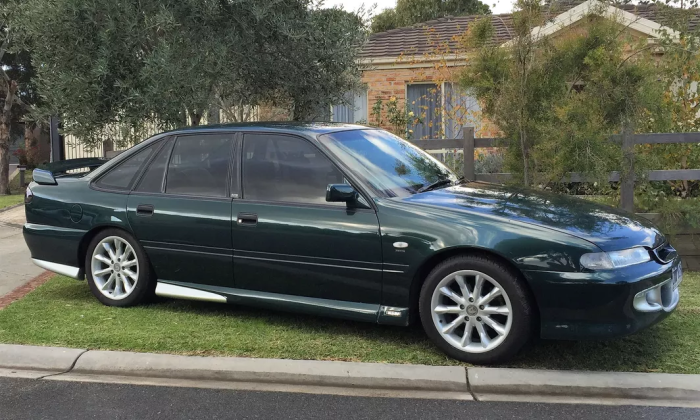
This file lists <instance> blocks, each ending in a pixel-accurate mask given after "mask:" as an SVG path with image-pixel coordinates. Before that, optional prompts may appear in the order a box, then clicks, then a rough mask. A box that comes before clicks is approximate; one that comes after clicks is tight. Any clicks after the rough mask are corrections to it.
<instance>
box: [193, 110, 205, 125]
mask: <svg viewBox="0 0 700 420" xmlns="http://www.w3.org/2000/svg"><path fill="white" fill-rule="evenodd" d="M201 120H202V114H200V113H198V112H190V122H191V123H192V125H193V126H197V125H199V123H200V121H201Z"/></svg>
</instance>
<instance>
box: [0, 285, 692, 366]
mask: <svg viewBox="0 0 700 420" xmlns="http://www.w3.org/2000/svg"><path fill="white" fill-rule="evenodd" d="M0 342H1V343H14V344H32V345H44V346H66V347H79V348H89V349H101V350H128V351H137V352H157V353H173V354H187V355H222V356H223V355H225V356H243V357H269V358H286V359H315V360H347V361H361V362H390V363H419V364H428V365H459V364H460V363H459V362H456V361H454V360H452V359H449V358H448V357H446V356H445V355H443V354H442V353H440V352H439V351H438V350H437V349H436V348H435V347H434V346H433V345H432V343H431V342H430V341H429V340H428V339H427V337H426V336H425V334H424V333H423V331H422V330H421V328H420V326H419V325H414V326H413V327H410V328H400V327H388V326H381V325H374V324H365V323H359V322H349V321H343V320H337V319H326V318H319V317H312V316H304V315H297V314H291V313H283V312H274V311H267V310H261V309H251V308H246V307H241V306H234V305H222V304H212V303H204V302H188V301H180V300H165V299H164V300H161V301H160V302H158V303H154V304H151V305H148V306H141V307H135V308H128V309H119V308H109V307H106V306H103V305H101V304H100V303H99V302H97V300H95V299H94V298H93V297H92V295H91V294H90V291H89V289H88V287H87V285H86V284H85V282H79V281H75V280H72V279H69V278H66V277H61V276H55V277H54V278H53V279H51V280H50V281H48V282H47V283H46V284H44V285H43V286H41V287H39V288H38V289H36V290H35V291H33V292H31V293H30V294H28V295H27V296H26V297H25V298H24V299H22V300H20V301H17V302H15V303H12V304H11V305H9V306H8V307H7V308H5V309H3V310H0ZM698 349H700V273H697V272H693V273H691V272H689V273H686V275H685V280H684V281H683V284H682V285H681V304H680V306H679V308H678V309H677V310H676V312H675V313H674V314H673V315H671V316H670V317H669V318H668V319H666V320H665V321H664V322H662V323H660V324H658V325H656V326H654V327H652V328H649V329H647V330H645V331H642V332H639V333H637V334H635V335H632V336H630V337H627V338H624V339H619V340H612V341H606V342H594V341H588V342H571V341H538V342H536V343H534V344H533V345H532V346H530V348H529V349H527V350H526V351H525V352H524V353H523V354H522V355H521V356H519V357H518V359H517V360H515V361H514V362H513V363H511V364H510V366H513V367H525V368H544V369H577V370H604V371H633V372H670V373H695V374H700V352H699V351H698Z"/></svg>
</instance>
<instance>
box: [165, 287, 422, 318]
mask: <svg viewBox="0 0 700 420" xmlns="http://www.w3.org/2000/svg"><path fill="white" fill-rule="evenodd" d="M156 295H158V296H163V297H169V298H176V299H191V300H202V301H208V302H221V303H236V304H241V305H249V306H257V307H263V308H270V309H276V310H282V311H292V312H300V313H306V314H311V315H320V316H330V317H335V318H342V319H350V320H354V321H364V322H377V323H380V324H388V325H400V326H405V325H408V312H409V311H408V308H395V307H386V306H382V305H377V304H371V303H359V302H347V301H340V300H331V299H320V298H312V297H305V296H294V295H284V294H278V293H268V292H259V291H256V290H245V289H235V288H229V287H219V286H208V285H203V284H193V283H184V282H177V281H169V280H159V281H158V283H157V285H156Z"/></svg>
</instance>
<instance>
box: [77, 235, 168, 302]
mask: <svg viewBox="0 0 700 420" xmlns="http://www.w3.org/2000/svg"><path fill="white" fill-rule="evenodd" d="M85 273H86V276H87V280H88V284H89V285H90V290H91V291H92V294H93V295H94V296H95V297H96V298H97V299H98V300H99V301H100V302H102V303H103V304H105V305H107V306H132V305H137V304H139V303H141V302H143V301H144V300H146V299H147V298H149V297H151V296H152V295H153V291H154V289H155V281H153V279H152V275H151V270H150V263H149V261H148V257H147V256H146V254H145V253H144V251H143V248H141V246H140V245H139V244H138V242H136V240H135V239H134V237H133V236H131V235H129V234H128V233H126V232H124V231H122V230H118V229H107V230H105V231H102V232H100V233H99V234H97V236H95V238H94V239H93V240H92V242H91V243H90V246H89V247H88V251H87V254H86V257H85Z"/></svg>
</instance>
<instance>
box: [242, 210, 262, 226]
mask: <svg viewBox="0 0 700 420" xmlns="http://www.w3.org/2000/svg"><path fill="white" fill-rule="evenodd" d="M238 224H239V225H241V226H255V225H257V224H258V215H257V214H252V213H238Z"/></svg>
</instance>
